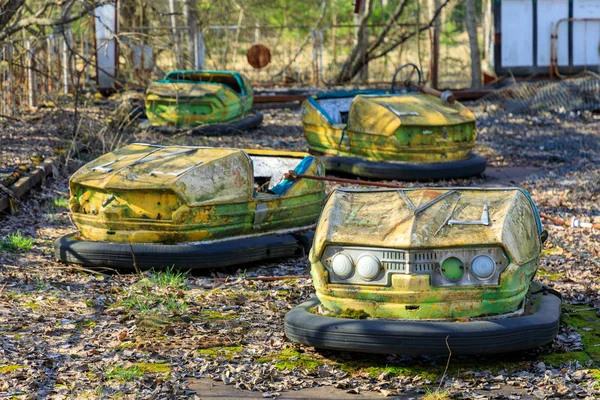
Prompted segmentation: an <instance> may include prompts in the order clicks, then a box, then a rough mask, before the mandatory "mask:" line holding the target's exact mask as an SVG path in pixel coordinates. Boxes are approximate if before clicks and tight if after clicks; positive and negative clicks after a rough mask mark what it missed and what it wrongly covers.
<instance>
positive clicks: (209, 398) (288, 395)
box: [188, 378, 536, 400]
mask: <svg viewBox="0 0 600 400" xmlns="http://www.w3.org/2000/svg"><path fill="white" fill-rule="evenodd" d="M188 384H189V389H190V390H193V391H195V392H196V395H197V396H198V397H199V398H200V399H201V400H225V399H231V400H238V399H261V400H262V399H265V397H263V394H262V393H259V392H249V391H245V390H239V389H236V388H235V387H234V386H233V385H224V384H223V383H222V382H218V381H213V380H212V379H210V378H201V379H195V378H189V379H188ZM500 386H501V387H500V389H498V390H478V393H479V395H480V396H482V397H481V398H485V399H489V398H507V397H508V396H509V395H511V394H513V393H518V395H519V396H520V397H519V398H520V400H535V399H536V398H535V397H534V396H532V395H530V394H528V393H527V391H526V390H525V389H519V388H515V387H512V386H508V385H500ZM420 392H422V391H420ZM424 396H425V394H424V393H416V392H409V393H403V394H401V395H398V396H390V397H384V396H383V395H382V394H380V393H377V392H365V393H360V394H351V393H346V391H345V390H343V389H336V388H334V387H331V386H324V387H315V388H308V389H302V390H294V391H289V392H280V396H278V397H266V398H273V399H277V400H285V399H290V400H320V399H340V400H348V399H354V400H372V399H378V400H381V399H391V400H409V399H421V398H423V397H424Z"/></svg>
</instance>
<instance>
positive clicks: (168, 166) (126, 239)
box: [55, 143, 325, 269]
mask: <svg viewBox="0 0 600 400" xmlns="http://www.w3.org/2000/svg"><path fill="white" fill-rule="evenodd" d="M290 169H293V170H295V171H298V172H299V173H300V171H304V172H306V173H309V174H312V175H323V174H324V168H323V166H322V165H321V163H320V162H319V160H318V159H316V158H315V157H313V156H310V155H308V154H305V153H294V152H279V151H272V150H240V149H225V148H206V147H191V146H158V145H149V144H141V143H137V144H131V145H128V146H126V147H123V148H121V149H119V150H116V151H113V152H111V153H108V154H105V155H104V156H102V157H100V158H98V159H96V160H94V161H92V162H90V163H89V164H87V165H85V166H83V167H82V168H81V169H79V170H78V171H77V172H76V173H75V174H74V175H73V176H72V177H71V180H70V190H71V198H70V201H69V206H70V209H71V212H72V215H73V221H74V222H75V225H77V228H78V229H79V232H77V233H75V234H70V235H66V236H64V237H62V238H61V239H59V240H57V241H56V243H55V250H56V254H57V257H58V258H59V259H61V260H63V261H66V262H73V263H79V264H84V265H88V266H108V267H123V268H127V267H133V266H134V263H135V264H136V265H137V267H138V268H140V269H144V268H152V267H165V266H172V265H174V266H175V267H178V268H190V269H193V268H216V267H224V266H229V265H235V264H242V263H249V262H255V261H262V260H265V259H272V258H280V257H287V256H293V255H298V254H302V253H303V252H304V250H305V249H307V248H309V247H310V244H311V242H312V232H311V230H312V229H313V228H314V224H315V222H316V220H317V218H318V216H319V212H320V210H321V207H322V205H323V202H324V200H325V185H324V183H323V182H316V181H308V180H307V181H298V182H291V181H288V180H285V179H281V178H282V176H283V174H284V173H285V172H287V171H289V170H290Z"/></svg>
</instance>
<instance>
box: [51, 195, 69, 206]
mask: <svg viewBox="0 0 600 400" xmlns="http://www.w3.org/2000/svg"><path fill="white" fill-rule="evenodd" d="M52 205H53V206H54V207H55V208H69V199H67V198H66V197H62V196H61V197H55V198H53V199H52Z"/></svg>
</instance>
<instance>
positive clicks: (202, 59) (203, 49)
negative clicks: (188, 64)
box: [197, 32, 206, 69]
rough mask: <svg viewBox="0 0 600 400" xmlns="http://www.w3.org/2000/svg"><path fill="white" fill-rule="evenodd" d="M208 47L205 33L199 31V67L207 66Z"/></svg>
mask: <svg viewBox="0 0 600 400" xmlns="http://www.w3.org/2000/svg"><path fill="white" fill-rule="evenodd" d="M205 56H206V47H205V46H204V33H203V32H198V67H197V68H198V69H202V68H206V63H205Z"/></svg>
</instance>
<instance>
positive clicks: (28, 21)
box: [0, 0, 109, 40]
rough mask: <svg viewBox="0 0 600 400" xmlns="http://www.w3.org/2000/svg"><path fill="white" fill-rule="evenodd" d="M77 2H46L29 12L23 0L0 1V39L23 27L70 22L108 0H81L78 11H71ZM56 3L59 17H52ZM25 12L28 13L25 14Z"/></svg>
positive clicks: (70, 0) (51, 25)
mask: <svg viewBox="0 0 600 400" xmlns="http://www.w3.org/2000/svg"><path fill="white" fill-rule="evenodd" d="M77 2H78V0H66V1H64V2H56V3H54V2H48V3H45V4H44V5H42V6H41V7H40V8H39V9H38V10H37V11H35V12H29V11H30V10H29V8H27V7H25V0H7V1H6V2H5V3H0V40H5V39H7V38H9V37H10V36H11V35H14V34H15V33H17V32H19V31H21V30H23V29H28V30H33V28H42V27H56V26H62V25H67V24H70V23H71V22H75V21H77V20H78V19H80V18H82V17H84V16H86V15H89V14H92V13H93V10H94V8H96V7H98V6H100V5H103V4H106V3H109V0H103V1H97V2H93V1H83V2H82V7H81V10H80V11H78V12H71V10H72V8H73V6H74V5H75V4H76V3H77ZM58 5H59V6H60V9H61V13H60V17H58V18H54V17H52V16H51V15H52V10H53V9H54V8H55V6H58ZM27 13H29V14H30V15H28V16H25V14H27Z"/></svg>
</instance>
